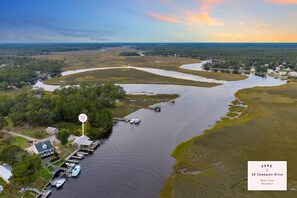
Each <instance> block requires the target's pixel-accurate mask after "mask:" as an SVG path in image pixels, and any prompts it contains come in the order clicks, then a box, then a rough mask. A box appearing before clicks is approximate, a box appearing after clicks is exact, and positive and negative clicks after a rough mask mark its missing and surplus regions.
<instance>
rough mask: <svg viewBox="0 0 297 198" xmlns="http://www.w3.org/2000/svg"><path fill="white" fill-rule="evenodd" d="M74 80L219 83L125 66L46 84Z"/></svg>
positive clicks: (135, 82)
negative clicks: (178, 77)
mask: <svg viewBox="0 0 297 198" xmlns="http://www.w3.org/2000/svg"><path fill="white" fill-rule="evenodd" d="M72 82H76V83H81V82H99V83H106V82H113V83H118V84H152V83H153V84H169V85H185V86H198V87H212V86H216V85H219V84H217V83H207V82H198V81H192V80H183V79H177V78H171V77H164V76H159V75H156V74H151V73H148V72H144V71H140V70H136V69H130V68H124V69H108V70H98V71H89V72H84V73H78V74H73V75H69V76H62V77H58V78H53V79H50V80H47V81H45V83H46V84H52V85H67V84H70V83H72Z"/></svg>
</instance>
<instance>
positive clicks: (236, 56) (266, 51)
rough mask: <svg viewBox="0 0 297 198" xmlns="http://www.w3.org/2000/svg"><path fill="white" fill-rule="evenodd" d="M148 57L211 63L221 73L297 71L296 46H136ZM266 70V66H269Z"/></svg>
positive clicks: (266, 44)
mask: <svg viewBox="0 0 297 198" xmlns="http://www.w3.org/2000/svg"><path fill="white" fill-rule="evenodd" d="M136 49H138V50H142V51H145V55H147V56H179V57H190V58H197V59H200V60H206V59H212V60H213V63H211V64H209V66H211V67H212V68H221V69H239V68H241V67H242V68H243V69H250V68H251V67H256V69H257V70H259V71H260V70H261V69H263V70H265V67H264V65H265V64H268V68H271V69H275V68H276V67H277V66H279V65H280V64H283V63H284V62H285V63H286V64H285V67H290V68H291V69H293V70H295V71H297V44H294V43H275V44H274V43H259V44H255V43H233V44H232V43H192V44H191V43H189V44H186V43H175V44H174V43H172V44H162V45H161V44H159V45H158V44H151V45H150V46H137V47H136ZM266 67H267V66H266Z"/></svg>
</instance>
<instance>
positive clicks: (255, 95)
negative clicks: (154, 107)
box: [161, 82, 297, 198]
mask: <svg viewBox="0 0 297 198" xmlns="http://www.w3.org/2000/svg"><path fill="white" fill-rule="evenodd" d="M296 89H297V83H296V82H290V83H288V84H286V85H282V86H279V87H265V88H262V87H256V88H251V89H245V90H241V91H239V92H237V93H236V97H237V98H239V99H240V101H242V102H240V101H234V102H232V105H234V104H237V105H238V104H241V103H244V104H247V105H248V108H245V109H244V110H242V114H243V115H242V116H241V117H239V119H223V120H222V121H221V122H219V123H217V124H216V125H215V126H214V127H213V128H212V129H210V130H208V131H206V132H205V133H204V134H203V135H201V136H199V137H195V138H193V139H191V140H189V141H188V142H185V143H183V144H181V145H179V146H178V147H177V148H176V149H175V151H174V152H173V156H174V157H175V158H176V159H177V164H176V165H175V166H174V169H175V173H174V174H173V175H172V176H171V177H170V178H169V179H168V180H167V183H166V184H165V185H164V187H163V190H162V191H161V197H183V198H184V197H229V196H230V195H232V196H233V197H272V196H273V197H295V196H296V192H295V191H293V190H292V189H296V186H297V180H296V177H297V168H296V166H295V164H296V163H297V160H296V159H297V158H296V157H295V156H296V152H297V133H296V117H297V113H296V112H297V102H296V99H297V94H296ZM267 94H269V98H273V100H267ZM232 110H236V108H232ZM266 160H268V161H278V160H280V161H288V173H290V174H288V189H289V190H288V191H287V192H263V191H262V192H249V191H247V175H246V173H247V172H246V171H247V161H266ZM182 169H186V170H190V171H201V173H199V174H197V175H188V174H182V173H181V171H180V170H182Z"/></svg>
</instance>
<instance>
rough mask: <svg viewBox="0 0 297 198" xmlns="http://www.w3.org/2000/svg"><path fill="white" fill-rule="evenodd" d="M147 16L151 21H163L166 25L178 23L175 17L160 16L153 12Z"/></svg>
mask: <svg viewBox="0 0 297 198" xmlns="http://www.w3.org/2000/svg"><path fill="white" fill-rule="evenodd" d="M148 16H149V17H151V18H153V19H156V20H159V21H165V22H168V23H178V20H177V19H176V18H175V17H171V16H167V15H162V14H158V13H155V12H150V13H148Z"/></svg>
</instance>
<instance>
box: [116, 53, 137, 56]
mask: <svg viewBox="0 0 297 198" xmlns="http://www.w3.org/2000/svg"><path fill="white" fill-rule="evenodd" d="M120 56H140V54H139V53H138V52H121V53H120Z"/></svg>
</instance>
